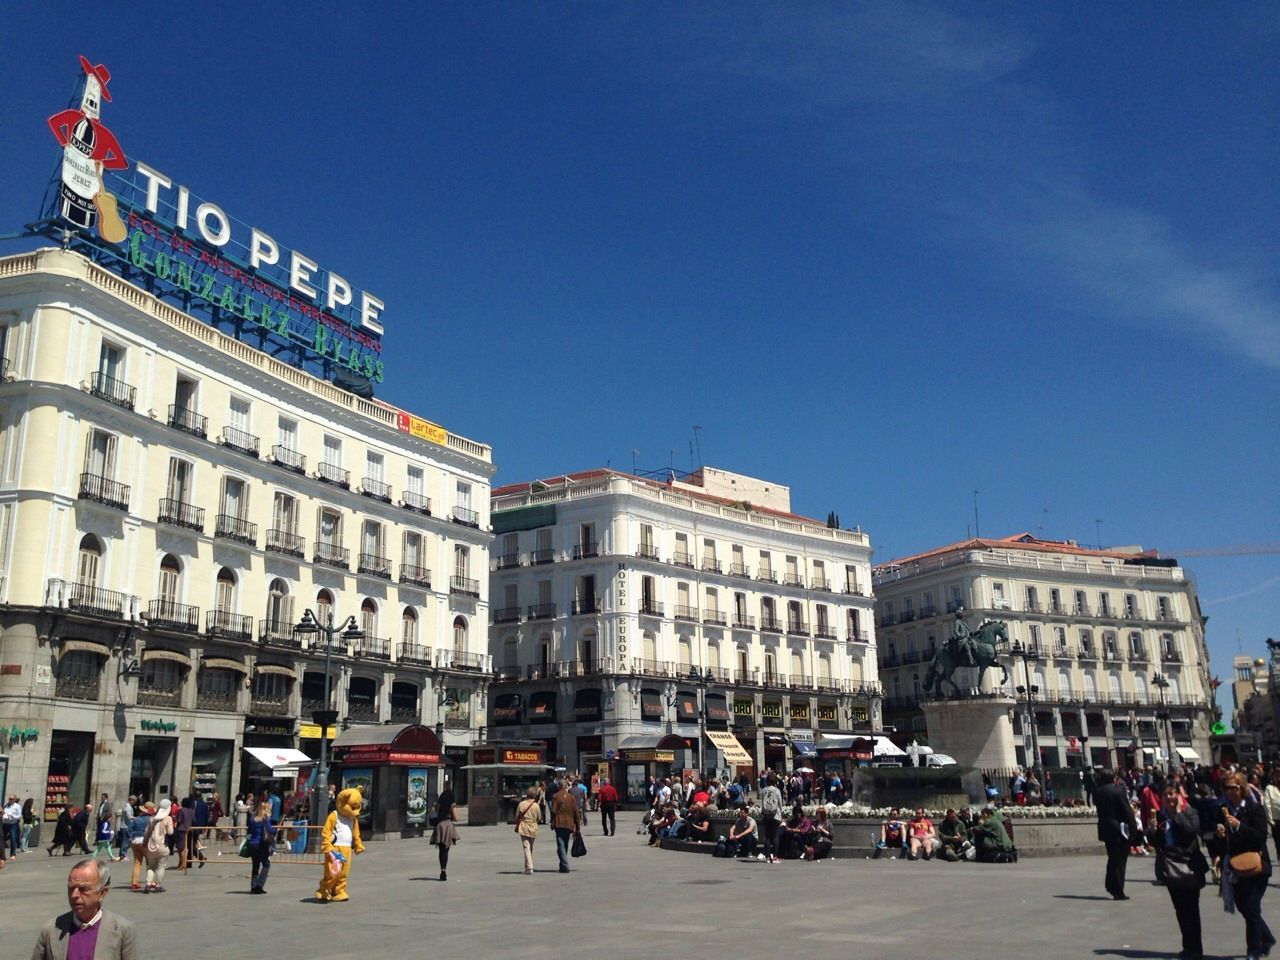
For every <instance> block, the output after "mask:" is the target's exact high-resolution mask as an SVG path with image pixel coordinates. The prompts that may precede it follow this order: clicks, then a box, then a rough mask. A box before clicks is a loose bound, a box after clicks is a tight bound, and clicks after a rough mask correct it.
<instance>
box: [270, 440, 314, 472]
mask: <svg viewBox="0 0 1280 960" xmlns="http://www.w3.org/2000/svg"><path fill="white" fill-rule="evenodd" d="M271 460H272V462H273V463H275V464H276V465H278V466H281V467H284V468H285V469H286V470H291V471H293V472H294V473H306V472H307V458H306V456H304V455H303V454H301V453H299V452H298V451H297V450H294V449H292V448H290V447H286V446H285V445H284V444H281V443H277V444H275V445H274V446H273V447H272V448H271Z"/></svg>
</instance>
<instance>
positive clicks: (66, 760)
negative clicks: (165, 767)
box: [44, 730, 155, 821]
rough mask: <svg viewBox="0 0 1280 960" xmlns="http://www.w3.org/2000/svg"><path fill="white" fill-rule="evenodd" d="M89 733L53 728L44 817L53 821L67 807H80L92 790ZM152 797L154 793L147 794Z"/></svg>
mask: <svg viewBox="0 0 1280 960" xmlns="http://www.w3.org/2000/svg"><path fill="white" fill-rule="evenodd" d="M92 777H93V734H92V733H81V732H79V731H75V730H54V731H53V733H52V735H51V736H50V737H49V769H48V773H47V774H46V777H45V793H44V819H45V820H50V821H52V820H57V819H58V814H60V813H61V812H62V811H63V810H64V809H65V808H67V807H83V806H84V805H85V804H88V803H89V802H90V801H91V795H90V791H91V790H92V789H93V785H92ZM150 796H155V794H150Z"/></svg>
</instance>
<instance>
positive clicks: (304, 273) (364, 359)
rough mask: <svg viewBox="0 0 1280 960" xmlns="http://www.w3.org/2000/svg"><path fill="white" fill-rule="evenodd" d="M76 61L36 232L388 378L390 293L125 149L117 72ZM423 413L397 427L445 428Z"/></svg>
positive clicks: (302, 347)
mask: <svg viewBox="0 0 1280 960" xmlns="http://www.w3.org/2000/svg"><path fill="white" fill-rule="evenodd" d="M80 67H81V71H82V73H83V86H82V87H81V96H80V103H79V106H78V107H72V108H68V109H66V110H62V111H59V112H58V113H55V114H54V115H53V116H51V117H50V118H49V129H50V130H51V132H52V133H53V136H54V138H55V140H56V141H57V143H58V145H59V146H60V147H61V148H62V164H61V168H60V174H59V182H58V186H57V189H56V190H50V191H49V195H48V199H47V201H46V204H45V208H44V209H43V210H42V211H41V217H40V220H39V221H37V223H35V224H32V225H31V226H30V228H29V232H31V233H32V234H36V235H46V236H51V237H54V238H55V239H58V240H64V241H65V243H66V245H67V246H69V247H71V248H72V249H75V250H77V251H78V252H81V253H84V254H85V255H86V256H88V257H90V258H91V259H92V260H94V261H95V262H97V263H99V264H101V265H102V266H103V267H105V268H107V269H109V270H112V271H113V272H115V273H118V274H120V275H121V276H122V277H124V278H125V279H126V280H129V281H130V282H135V283H138V284H139V285H141V286H144V287H146V288H147V289H148V290H149V291H150V292H151V293H153V294H155V295H156V296H158V297H161V298H162V299H168V300H173V301H176V302H177V303H179V304H180V305H181V309H182V310H184V311H185V312H188V313H191V314H192V315H195V316H197V317H199V318H200V319H202V320H204V321H205V322H207V323H209V324H210V325H212V326H214V327H216V328H217V329H219V330H221V331H222V332H224V333H226V334H228V335H230V336H233V337H235V338H236V339H238V340H242V341H244V342H246V343H249V344H250V345H252V346H254V347H257V348H259V349H262V350H264V351H265V352H267V353H270V354H271V355H272V356H276V357H278V358H280V359H281V360H284V361H285V362H288V363H292V364H293V365H294V366H297V367H300V368H302V369H304V370H307V371H308V372H310V373H313V374H315V375H317V376H321V377H324V378H326V379H334V380H338V381H339V382H340V383H343V384H350V385H352V386H353V387H357V386H358V385H359V382H364V383H366V384H368V385H371V384H374V383H381V382H382V381H383V378H384V370H383V362H382V334H383V318H382V311H383V309H384V308H385V304H384V303H383V302H382V300H381V299H379V298H378V297H377V296H376V295H374V294H373V293H371V292H369V291H368V290H362V289H359V288H358V287H357V286H356V285H355V284H354V283H352V282H351V281H349V280H348V279H347V278H346V277H344V276H343V275H342V274H340V273H338V272H337V271H336V270H333V269H330V268H328V267H325V266H321V265H320V264H319V263H318V262H316V261H315V260H313V259H312V258H311V257H309V256H307V255H306V254H304V253H302V252H301V251H299V250H297V249H290V248H288V247H286V246H285V245H284V244H282V243H280V242H279V241H277V240H276V238H275V237H273V236H272V235H271V234H269V233H268V232H267V231H265V230H263V229H261V228H259V227H256V226H250V225H249V224H247V223H245V222H244V221H242V220H239V219H237V218H235V217H233V216H231V215H229V214H228V213H227V212H226V209H225V208H224V206H223V205H220V204H218V203H215V202H213V201H211V200H206V199H203V198H201V197H199V196H197V195H196V194H195V193H194V192H193V191H192V190H191V189H190V187H188V186H186V185H184V184H182V183H181V182H180V181H179V180H177V179H176V178H175V177H172V176H170V175H168V174H166V173H164V172H162V171H160V170H159V169H157V168H156V167H153V166H151V165H150V164H147V163H145V162H143V161H141V160H138V159H130V158H129V157H127V156H126V155H125V152H124V150H123V148H122V147H121V146H120V143H119V141H118V140H117V139H116V137H115V136H114V134H112V133H111V131H110V130H109V129H108V128H107V127H106V126H105V125H104V124H103V122H102V120H101V108H102V104H103V102H109V101H110V100H111V94H110V92H109V91H108V86H107V84H108V81H109V80H110V77H111V74H110V72H109V71H108V70H107V68H106V67H105V66H104V65H102V64H98V65H96V66H95V65H92V64H91V63H90V62H89V61H88V60H87V59H86V58H84V57H81V58H80ZM371 390H372V387H371V386H369V387H368V392H371ZM412 419H416V418H410V420H412ZM420 423H421V424H424V425H425V426H415V425H414V424H412V423H411V422H410V423H405V424H404V425H402V426H401V429H403V430H406V431H407V432H411V433H414V434H415V435H419V436H423V437H424V439H431V438H432V437H436V436H439V433H441V432H443V431H441V429H440V428H439V427H434V425H432V424H426V421H420ZM433 427H434V430H432V429H430V428H433ZM434 442H443V441H442V440H435V441H434Z"/></svg>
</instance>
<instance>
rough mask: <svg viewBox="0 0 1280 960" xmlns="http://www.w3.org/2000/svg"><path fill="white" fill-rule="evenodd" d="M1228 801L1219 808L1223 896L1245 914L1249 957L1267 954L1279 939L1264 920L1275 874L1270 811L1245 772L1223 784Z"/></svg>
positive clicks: (1230, 777)
mask: <svg viewBox="0 0 1280 960" xmlns="http://www.w3.org/2000/svg"><path fill="white" fill-rule="evenodd" d="M1222 789H1223V793H1224V794H1225V795H1226V803H1224V804H1223V806H1222V809H1221V811H1219V820H1218V829H1217V834H1218V837H1219V839H1221V840H1222V841H1223V842H1224V844H1225V847H1226V849H1225V851H1224V852H1223V857H1222V860H1223V863H1222V899H1223V903H1224V904H1225V905H1226V906H1227V909H1228V911H1230V910H1231V908H1232V906H1234V907H1235V908H1236V909H1238V910H1239V911H1240V915H1241V916H1242V917H1244V943H1245V952H1246V953H1247V954H1248V956H1249V960H1256V958H1259V957H1265V956H1267V954H1269V953H1270V952H1271V948H1272V946H1273V945H1274V944H1275V942H1276V938H1275V937H1274V936H1273V935H1272V933H1271V928H1270V927H1268V926H1267V921H1266V920H1264V919H1262V898H1263V896H1264V895H1265V894H1266V892H1267V880H1268V879H1269V878H1270V877H1271V857H1270V855H1269V854H1268V853H1267V814H1266V811H1265V810H1263V809H1262V805H1261V804H1260V803H1258V801H1257V800H1255V799H1253V797H1252V796H1250V794H1249V780H1248V778H1247V777H1246V776H1245V775H1244V774H1243V773H1238V772H1237V773H1232V774H1229V775H1228V776H1227V778H1226V780H1225V782H1224V783H1223V787H1222Z"/></svg>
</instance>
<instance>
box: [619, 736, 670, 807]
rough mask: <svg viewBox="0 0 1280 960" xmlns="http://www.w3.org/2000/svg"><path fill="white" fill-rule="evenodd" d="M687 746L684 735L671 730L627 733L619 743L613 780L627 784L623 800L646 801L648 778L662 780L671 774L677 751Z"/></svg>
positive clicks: (620, 783) (630, 801)
mask: <svg viewBox="0 0 1280 960" xmlns="http://www.w3.org/2000/svg"><path fill="white" fill-rule="evenodd" d="M688 746H689V744H688V741H686V740H685V738H684V737H680V736H676V735H675V734H674V733H668V734H665V735H662V734H652V735H649V736H643V735H642V736H635V737H627V738H626V739H624V740H623V741H622V742H621V743H620V744H618V751H617V752H618V757H617V759H616V760H615V761H614V765H615V769H614V776H613V781H614V783H616V784H618V785H619V786H620V787H621V786H624V785H625V787H626V792H625V793H624V794H623V800H624V801H625V802H626V803H628V804H631V805H636V804H638V805H640V806H641V807H646V806H648V805H649V793H648V785H649V778H650V777H653V778H654V779H655V780H661V779H662V778H663V777H669V776H671V766H672V764H674V763H675V759H676V751H677V750H685V749H687V748H688Z"/></svg>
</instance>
